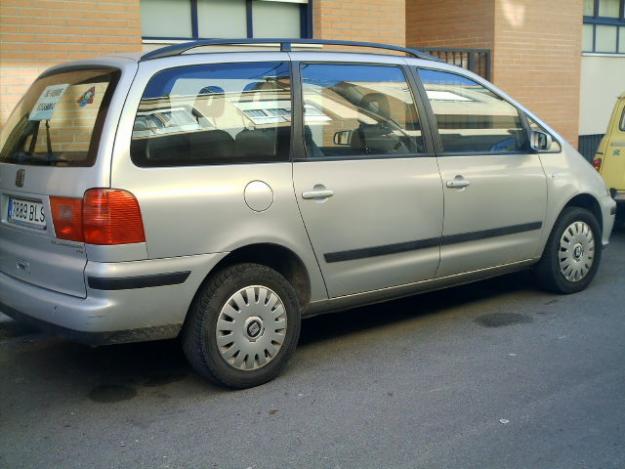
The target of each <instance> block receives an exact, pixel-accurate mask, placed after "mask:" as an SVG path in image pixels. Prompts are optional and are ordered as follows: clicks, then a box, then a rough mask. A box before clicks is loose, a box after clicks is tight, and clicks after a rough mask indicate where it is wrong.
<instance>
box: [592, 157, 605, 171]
mask: <svg viewBox="0 0 625 469" xmlns="http://www.w3.org/2000/svg"><path fill="white" fill-rule="evenodd" d="M601 163H603V160H602V159H601V158H595V159H594V160H592V166H593V168H595V169H596V170H597V171H601Z"/></svg>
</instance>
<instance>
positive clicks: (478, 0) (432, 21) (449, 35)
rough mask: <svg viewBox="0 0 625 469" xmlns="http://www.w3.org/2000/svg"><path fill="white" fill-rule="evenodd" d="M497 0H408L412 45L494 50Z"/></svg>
mask: <svg viewBox="0 0 625 469" xmlns="http://www.w3.org/2000/svg"><path fill="white" fill-rule="evenodd" d="M494 15H495V0H437V1H434V2H433V1H432V0H406V43H407V44H408V45H409V46H430V47H472V48H486V49H491V48H492V46H493V41H494Z"/></svg>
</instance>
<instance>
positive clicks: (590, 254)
mask: <svg viewBox="0 0 625 469" xmlns="http://www.w3.org/2000/svg"><path fill="white" fill-rule="evenodd" d="M565 231H567V235H566V237H565V238H563V236H564V234H565ZM589 236H591V237H592V243H589V242H588V239H589V238H588V237H589ZM567 239H568V241H567ZM561 243H563V244H562V246H561ZM578 245H581V250H578V248H577V246H578ZM601 251H602V245H601V228H600V226H599V222H598V221H597V219H596V218H595V216H594V215H593V214H592V213H591V212H590V211H588V210H586V209H584V208H580V207H568V208H566V209H564V211H563V212H562V214H560V218H558V221H557V222H556V224H555V226H554V227H553V230H552V231H551V235H550V236H549V239H548V241H547V245H546V246H545V250H544V252H543V256H542V258H541V259H540V261H539V262H538V264H537V265H536V266H535V268H534V272H535V274H536V278H537V281H538V284H539V286H540V287H542V288H543V289H545V290H547V291H550V292H554V293H560V294H570V293H577V292H579V291H582V290H584V289H585V288H586V287H588V285H589V284H590V282H592V279H593V278H594V276H595V274H596V273H597V269H598V268H599V264H600V262H601ZM578 256H579V257H578ZM590 262H591V263H590ZM567 264H568V265H569V267H568V268H566V265H567ZM589 264H590V265H589Z"/></svg>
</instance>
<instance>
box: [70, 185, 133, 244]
mask: <svg viewBox="0 0 625 469" xmlns="http://www.w3.org/2000/svg"><path fill="white" fill-rule="evenodd" d="M82 227H83V233H84V239H85V243H88V244H128V243H142V242H144V241H145V233H144V231H143V220H142V219H141V210H140V208H139V202H137V199H136V198H135V197H134V195H132V194H131V193H130V192H126V191H123V190H119V189H89V190H88V191H87V192H85V196H84V197H83V206H82Z"/></svg>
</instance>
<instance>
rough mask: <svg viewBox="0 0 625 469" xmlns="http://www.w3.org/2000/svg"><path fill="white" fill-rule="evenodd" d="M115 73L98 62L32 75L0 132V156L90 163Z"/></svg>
mask: <svg viewBox="0 0 625 469" xmlns="http://www.w3.org/2000/svg"><path fill="white" fill-rule="evenodd" d="M118 78H119V71H118V70H116V69H111V68H98V69H89V70H74V71H68V72H62V73H55V74H53V75H48V76H45V77H43V78H40V79H39V80H37V81H36V82H35V83H33V85H32V86H31V87H30V89H29V90H28V92H27V93H26V95H25V96H24V98H23V99H22V101H20V103H19V104H18V105H17V107H16V109H15V110H14V111H13V114H12V115H11V117H10V118H9V120H8V122H7V124H6V126H5V128H4V130H3V132H2V136H1V137H0V148H1V149H2V150H1V151H0V162H1V163H17V164H25V165H47V166H91V165H92V164H93V163H94V162H95V158H96V153H97V149H98V139H99V135H100V132H101V130H102V125H103V123H104V117H105V116H106V110H107V108H108V103H109V102H110V99H111V95H112V93H113V90H114V88H115V85H116V83H117V80H118Z"/></svg>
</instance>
